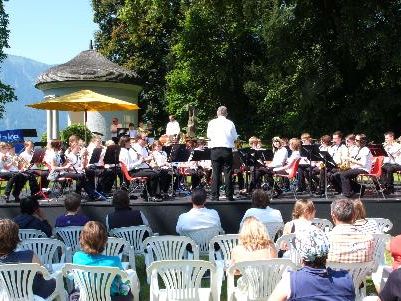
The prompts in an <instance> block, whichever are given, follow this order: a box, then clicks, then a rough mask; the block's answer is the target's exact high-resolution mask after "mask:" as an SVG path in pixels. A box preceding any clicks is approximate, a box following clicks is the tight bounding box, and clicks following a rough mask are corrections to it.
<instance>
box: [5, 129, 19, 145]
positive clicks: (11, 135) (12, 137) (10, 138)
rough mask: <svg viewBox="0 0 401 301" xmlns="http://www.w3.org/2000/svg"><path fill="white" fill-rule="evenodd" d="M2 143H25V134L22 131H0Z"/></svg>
mask: <svg viewBox="0 0 401 301" xmlns="http://www.w3.org/2000/svg"><path fill="white" fill-rule="evenodd" d="M0 141H3V142H8V143H15V142H22V141H24V134H23V132H22V130H7V131H0Z"/></svg>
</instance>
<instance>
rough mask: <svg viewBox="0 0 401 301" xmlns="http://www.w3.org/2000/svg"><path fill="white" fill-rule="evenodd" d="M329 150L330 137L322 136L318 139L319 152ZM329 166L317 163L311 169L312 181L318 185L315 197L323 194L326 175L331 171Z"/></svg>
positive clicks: (322, 162) (321, 162)
mask: <svg viewBox="0 0 401 301" xmlns="http://www.w3.org/2000/svg"><path fill="white" fill-rule="evenodd" d="M330 148H331V137H330V136H329V135H323V136H322V137H320V146H319V151H321V152H322V151H325V152H329V150H330ZM331 168H332V166H331V165H327V164H325V162H324V161H320V162H317V163H316V164H314V167H313V169H312V180H314V181H316V182H317V183H318V184H319V189H318V190H317V192H316V195H317V196H323V195H324V193H325V185H326V173H327V170H328V169H331Z"/></svg>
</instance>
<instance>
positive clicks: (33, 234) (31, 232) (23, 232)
mask: <svg viewBox="0 0 401 301" xmlns="http://www.w3.org/2000/svg"><path fill="white" fill-rule="evenodd" d="M18 236H19V239H20V240H25V239H29V238H45V237H47V235H46V234H45V233H43V232H42V231H41V230H36V229H19V232H18Z"/></svg>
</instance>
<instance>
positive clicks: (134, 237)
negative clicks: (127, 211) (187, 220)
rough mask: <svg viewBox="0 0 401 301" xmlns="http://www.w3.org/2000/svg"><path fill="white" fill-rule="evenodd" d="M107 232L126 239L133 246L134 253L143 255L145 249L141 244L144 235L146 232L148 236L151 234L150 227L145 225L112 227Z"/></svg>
mask: <svg viewBox="0 0 401 301" xmlns="http://www.w3.org/2000/svg"><path fill="white" fill-rule="evenodd" d="M109 233H110V235H113V236H115V237H119V238H122V239H124V240H125V241H127V242H128V243H129V244H130V246H131V247H133V248H134V253H135V255H143V253H144V249H145V247H144V244H143V241H144V236H145V234H146V233H148V235H149V236H152V234H153V232H152V229H150V227H149V226H146V225H140V226H131V227H121V228H114V229H111V230H110V231H109Z"/></svg>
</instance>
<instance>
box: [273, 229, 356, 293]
mask: <svg viewBox="0 0 401 301" xmlns="http://www.w3.org/2000/svg"><path fill="white" fill-rule="evenodd" d="M295 245H296V248H297V250H298V252H299V255H300V256H301V258H302V265H303V267H302V268H301V269H300V270H298V271H293V272H290V273H288V274H284V276H283V278H282V279H281V281H280V282H279V283H278V284H277V286H276V288H275V289H274V291H273V293H272V294H271V295H270V298H269V301H284V300H330V301H337V300H338V301H340V300H341V301H345V300H349V301H352V300H355V289H354V284H353V281H352V278H351V276H350V275H349V274H348V272H346V271H334V270H332V269H330V268H326V260H327V255H328V252H329V242H328V239H327V237H326V235H325V233H324V232H323V231H322V230H320V229H318V228H317V227H315V226H311V227H310V228H309V229H307V230H305V231H301V232H298V233H297V236H296V238H295Z"/></svg>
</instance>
